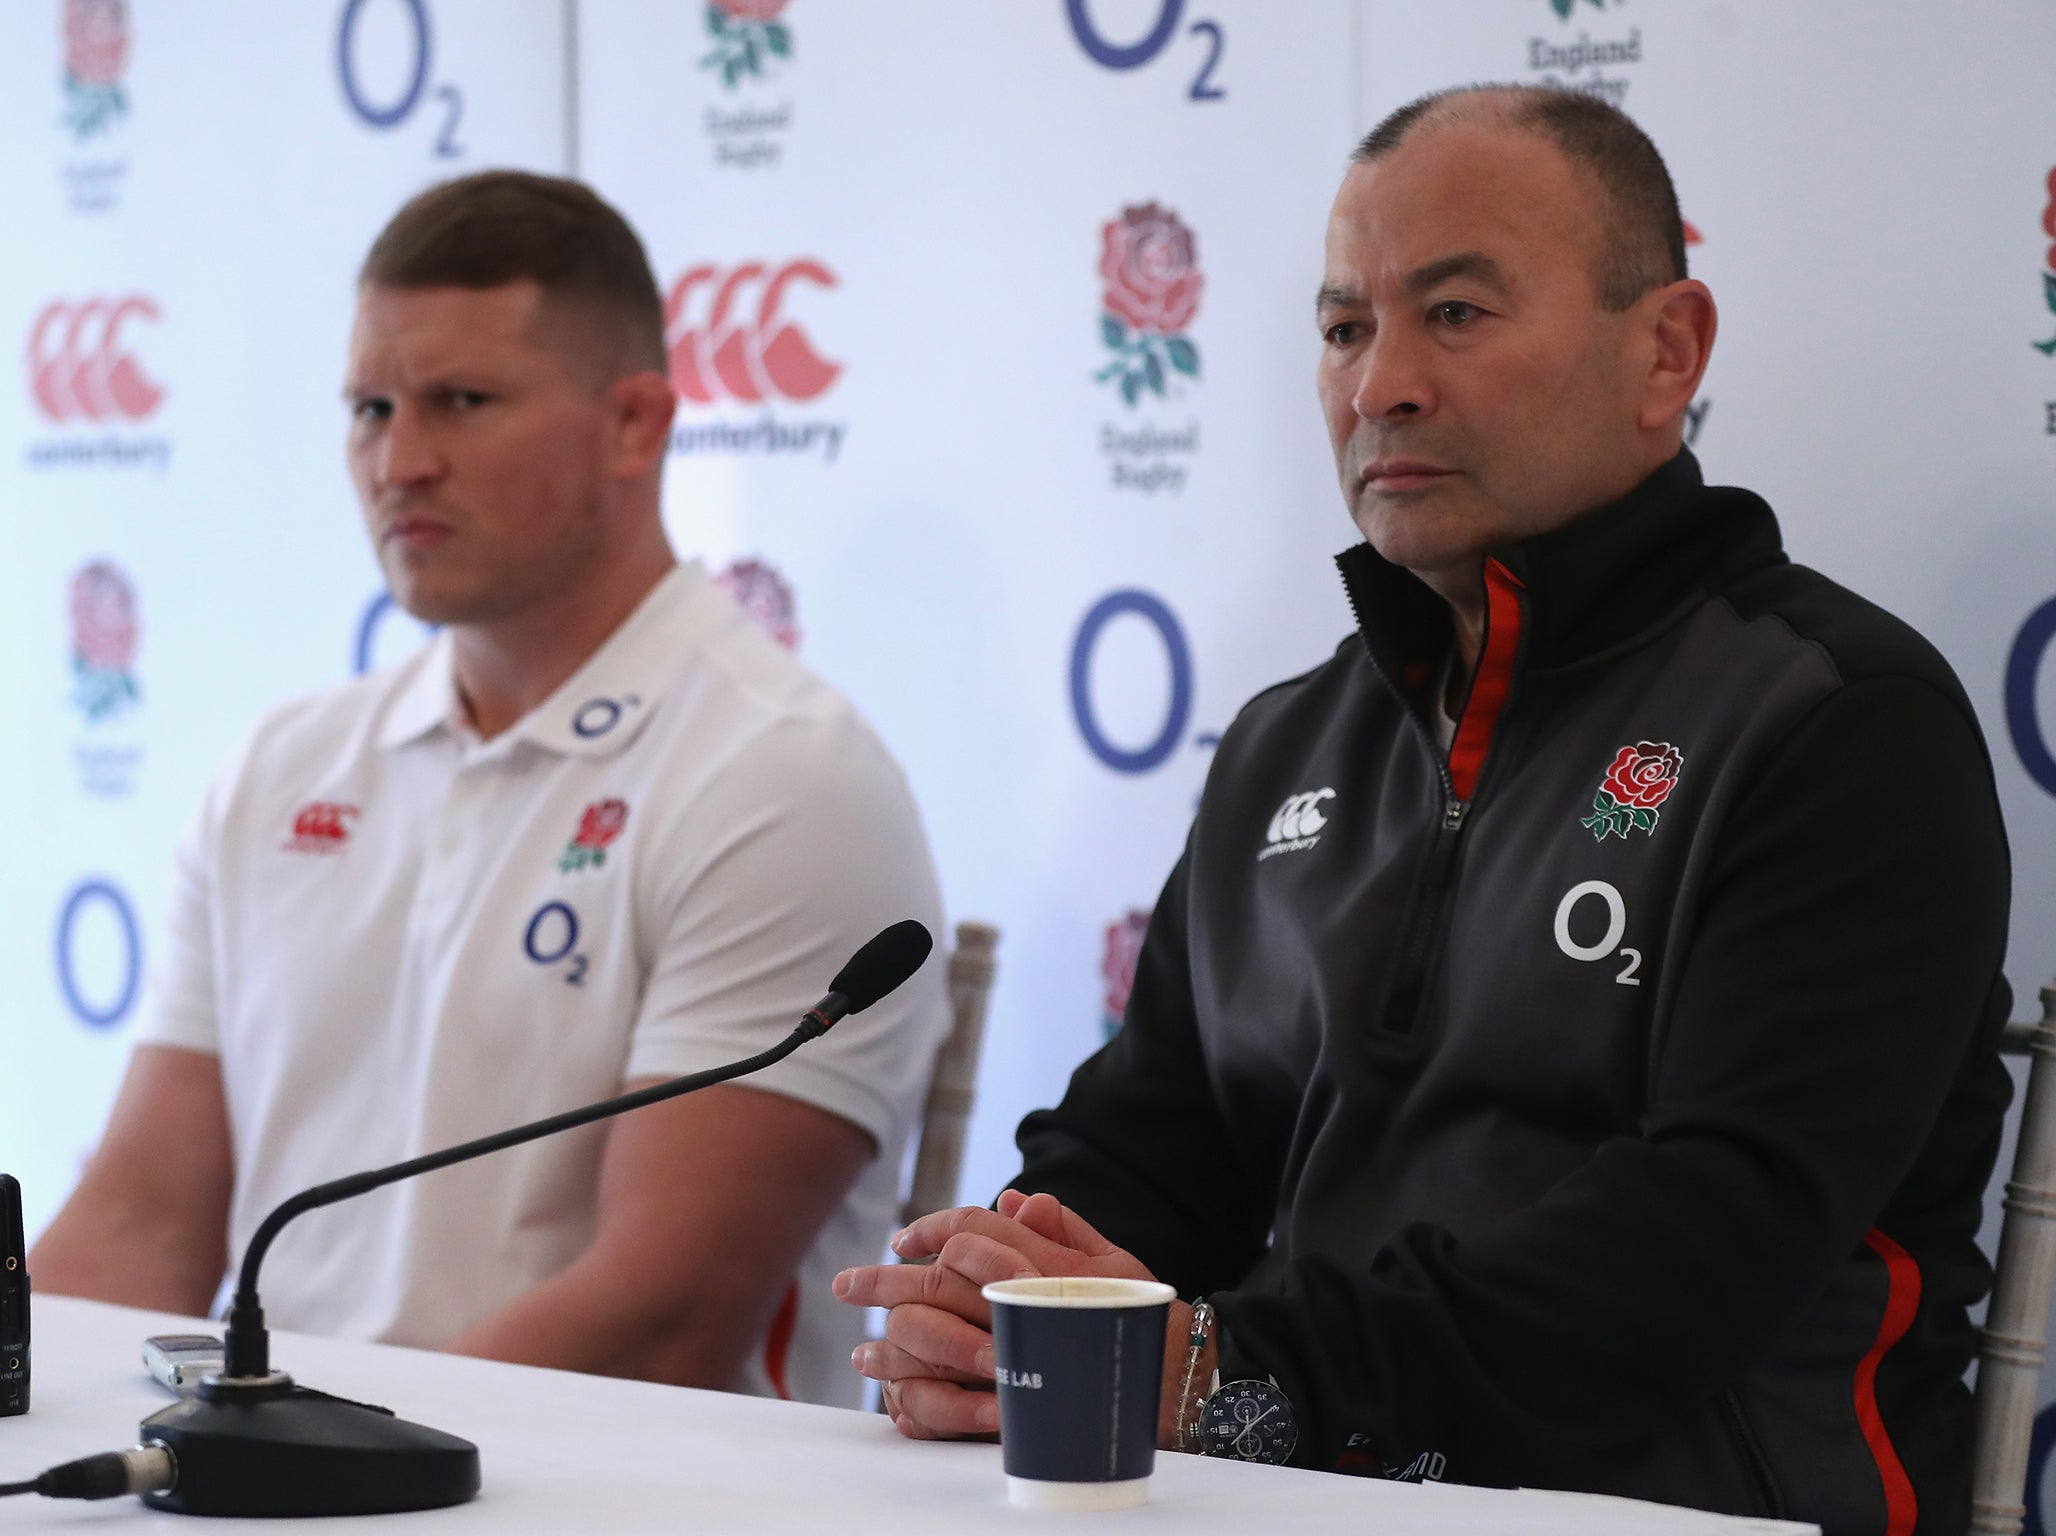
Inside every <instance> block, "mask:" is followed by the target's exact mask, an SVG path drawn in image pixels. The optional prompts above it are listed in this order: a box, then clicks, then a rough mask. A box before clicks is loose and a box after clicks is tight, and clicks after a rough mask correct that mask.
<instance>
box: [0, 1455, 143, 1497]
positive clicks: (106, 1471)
mask: <svg viewBox="0 0 2056 1536" xmlns="http://www.w3.org/2000/svg"><path fill="white" fill-rule="evenodd" d="M177 1481H178V1463H177V1462H176V1461H175V1460H173V1458H172V1454H171V1450H170V1448H169V1447H167V1446H162V1445H139V1446H136V1447H134V1448H133V1449H131V1450H126V1451H103V1452H101V1454H99V1455H98V1456H81V1457H80V1458H79V1459H78V1460H77V1461H67V1462H65V1463H64V1465H62V1466H59V1467H52V1468H50V1470H49V1471H47V1472H45V1473H43V1474H42V1475H41V1476H40V1477H36V1478H32V1479H30V1480H29V1481H28V1482H26V1483H0V1498H4V1497H5V1496H6V1495H8V1494H11V1493H40V1494H41V1495H43V1497H44V1498H46V1499H118V1498H120V1497H121V1496H122V1495H123V1494H125V1493H155V1492H158V1491H159V1490H161V1489H165V1488H169V1487H171V1486H172V1484H174V1483H176V1482H177Z"/></svg>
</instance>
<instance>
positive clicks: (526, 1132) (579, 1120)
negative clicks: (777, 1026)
mask: <svg viewBox="0 0 2056 1536" xmlns="http://www.w3.org/2000/svg"><path fill="white" fill-rule="evenodd" d="M825 1029H826V1026H825V1025H819V1024H815V1023H814V1016H813V1015H812V1014H809V1015H808V1016H807V1018H806V1019H804V1020H802V1021H801V1023H800V1024H799V1026H798V1027H797V1028H795V1029H794V1030H793V1032H792V1033H791V1034H789V1035H787V1036H786V1037H785V1038H784V1039H783V1040H781V1041H779V1042H778V1044H776V1045H774V1046H772V1047H771V1048H770V1049H769V1050H768V1051H759V1052H758V1053H757V1054H756V1055H754V1056H751V1057H749V1058H747V1059H746V1060H743V1061H732V1062H730V1063H729V1064H728V1065H727V1066H725V1067H710V1068H708V1069H707V1070H706V1071H704V1072H694V1073H692V1074H691V1075H690V1076H687V1077H678V1078H673V1079H671V1080H670V1081H669V1082H664V1083H654V1084H652V1085H651V1086H650V1087H648V1088H639V1089H637V1090H636V1091H635V1092H634V1093H624V1094H619V1095H617V1096H616V1097H614V1098H611V1099H602V1100H601V1101H600V1102H599V1103H597V1104H587V1105H584V1106H582V1107H581V1108H578V1109H570V1110H566V1111H565V1112H564V1113H563V1114H561V1115H552V1116H550V1117H549V1118H548V1119H547V1120H537V1121H534V1122H532V1123H531V1124H528V1125H517V1126H515V1127H514V1128H513V1129H512V1130H506V1131H495V1132H494V1133H493V1134H492V1135H490V1136H481V1137H479V1138H478V1139H477V1140H476V1141H465V1142H459V1143H458V1144H457V1145H456V1146H454V1147H445V1148H443V1149H442V1150H441V1151H440V1152H428V1153H424V1154H423V1155H422V1156H420V1157H410V1158H408V1159H407V1161H405V1162H404V1163H394V1164H392V1165H391V1166H390V1167H386V1168H372V1169H369V1170H367V1171H366V1172H363V1173H353V1174H350V1175H349V1176H348V1177H346V1178H340V1179H331V1180H330V1181H329V1182H328V1183H326V1184H317V1185H315V1186H314V1187H313V1188H312V1189H303V1190H301V1191H300V1193H299V1194H297V1195H293V1196H291V1197H290V1198H288V1199H286V1200H282V1201H280V1202H279V1204H278V1205H277V1207H275V1208H274V1209H273V1211H272V1213H271V1214H270V1215H269V1216H266V1217H265V1218H264V1221H263V1223H262V1224H261V1225H259V1227H258V1228H257V1232H256V1235H255V1236H253V1237H252V1238H251V1239H250V1246H249V1247H248V1248H246V1249H245V1250H243V1268H242V1271H241V1274H240V1276H239V1277H238V1279H237V1281H236V1293H235V1300H234V1302H233V1303H232V1304H231V1305H230V1307H229V1314H228V1329H227V1332H226V1334H225V1336H224V1338H223V1340H222V1361H221V1374H222V1376H223V1377H224V1378H226V1379H229V1380H262V1379H266V1378H268V1377H269V1376H270V1375H271V1336H270V1334H269V1332H268V1331H267V1330H266V1328H265V1326H264V1307H263V1304H262V1303H261V1302H259V1301H258V1299H257V1272H258V1270H260V1269H261V1268H262V1267H263V1265H264V1256H265V1255H266V1254H267V1253H269V1252H270V1251H271V1245H272V1242H273V1240H274V1239H276V1238H277V1236H278V1234H279V1232H280V1231H281V1230H283V1228H284V1227H285V1224H286V1223H287V1222H289V1221H291V1220H292V1219H293V1218H294V1217H295V1216H301V1215H304V1214H306V1213H307V1212H308V1211H314V1210H319V1209H320V1208H321V1207H323V1206H325V1205H334V1204H336V1203H337V1202H338V1201H342V1200H348V1199H350V1198H351V1197H352V1196H354V1195H361V1194H365V1193H367V1192H368V1191H370V1190H374V1189H379V1188H382V1187H383V1186H385V1185H387V1184H397V1183H398V1182H399V1181H400V1180H402V1179H411V1178H413V1177H414V1176H415V1175H416V1174H418V1173H433V1172H435V1170H436V1169H438V1168H448V1167H450V1166H451V1165H452V1164H454V1163H463V1162H469V1161H470V1160H471V1159H472V1158H474V1157H484V1156H486V1155H487V1154H488V1153H492V1152H500V1151H504V1150H505V1149H506V1148H508V1147H518V1146H520V1145H521V1144H522V1143H523V1142H525V1141H537V1140H540V1139H541V1138H542V1137H544V1136H554V1135H556V1134H557V1132H559V1131H569V1130H573V1129H575V1128H577V1127H578V1126H581V1125H590V1124H592V1122H593V1121H595V1120H605V1119H606V1118H608V1117H609V1116H610V1115H620V1114H626V1113H627V1112H628V1111H629V1110H631V1109H641V1108H642V1107H643V1106H644V1105H646V1104H661V1103H662V1102H663V1101H664V1100H666V1099H675V1098H677V1097H678V1096H679V1095H680V1094H685V1093H691V1092H692V1091H693V1090H694V1089H695V1088H710V1087H712V1086H713V1085H714V1084H716V1083H725V1082H727V1081H729V1079H731V1078H737V1077H742V1076H745V1075H747V1074H748V1073H751V1072H756V1071H759V1070H761V1069H762V1068H764V1067H768V1066H770V1065H771V1064H772V1063H773V1062H777V1061H783V1060H784V1059H785V1058H786V1057H788V1056H790V1055H791V1054H792V1053H793V1052H794V1051H796V1050H798V1049H799V1048H800V1046H802V1045H804V1044H806V1042H807V1041H809V1040H812V1039H814V1038H815V1037H816V1036H818V1035H820V1034H822V1033H824V1031H825Z"/></svg>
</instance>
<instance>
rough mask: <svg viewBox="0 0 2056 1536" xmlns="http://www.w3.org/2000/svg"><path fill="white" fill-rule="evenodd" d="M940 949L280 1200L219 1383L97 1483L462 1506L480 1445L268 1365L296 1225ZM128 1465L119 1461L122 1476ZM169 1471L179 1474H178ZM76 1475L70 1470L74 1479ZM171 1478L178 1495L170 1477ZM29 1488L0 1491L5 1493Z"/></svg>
mask: <svg viewBox="0 0 2056 1536" xmlns="http://www.w3.org/2000/svg"><path fill="white" fill-rule="evenodd" d="M932 944H933V941H932V940H931V939H930V937H929V934H928V930H927V929H926V928H924V927H922V926H921V925H920V924H919V923H917V922H913V921H911V920H909V921H907V922H901V923H895V924H893V925H892V926H891V927H890V928H887V929H886V930H885V931H884V932H882V933H880V934H878V935H877V936H876V937H875V938H873V939H872V940H871V941H870V943H868V944H866V945H865V946H864V947H863V948H862V949H860V950H858V951H857V953H856V954H855V955H853V956H852V957H851V958H850V961H849V963H848V964H847V965H845V966H844V967H843V968H842V969H841V970H840V971H839V972H837V973H836V977H835V980H834V982H833V983H832V984H831V987H830V989H829V991H828V993H827V995H826V996H824V997H823V998H822V999H821V1001H820V1002H819V1003H818V1004H816V1005H815V1006H814V1007H813V1008H811V1009H809V1010H808V1011H807V1013H806V1015H805V1016H804V1017H803V1018H801V1020H800V1022H799V1024H798V1025H797V1026H796V1027H795V1028H794V1029H793V1031H792V1033H791V1034H789V1035H787V1036H786V1037H785V1039H783V1040H781V1041H779V1042H778V1044H776V1045H774V1046H772V1047H771V1048H770V1049H769V1050H766V1051H760V1052H758V1053H757V1054H756V1055H755V1056H751V1057H749V1058H748V1059H746V1060H743V1061H737V1062H731V1063H729V1064H728V1065H727V1066H723V1067H714V1068H711V1069H709V1070H708V1071H705V1072H695V1073H692V1074H691V1075H689V1076H686V1077H679V1078H673V1079H672V1080H671V1081H669V1082H663V1083H657V1084H654V1085H652V1086H651V1087H648V1088H640V1089H637V1090H636V1091H635V1092H633V1093H624V1094H619V1095H617V1096H616V1097H614V1098H611V1099H603V1100H602V1101H601V1102H599V1103H597V1104H588V1105H585V1106H583V1107H582V1108H579V1109H572V1110H566V1111H565V1112H564V1113H562V1114H559V1115H552V1116H550V1117H549V1118H548V1119H546V1120H537V1121H533V1122H531V1123H530V1124H528V1125H518V1126H515V1127H513V1128H512V1129H510V1130H505V1131H498V1132H495V1133H494V1134H492V1135H490V1136H481V1137H479V1138H478V1139H477V1140H475V1141H467V1142H462V1143H460V1144H458V1145H457V1146H453V1147H445V1148H444V1149H443V1150H441V1151H440V1152H430V1153H426V1154H424V1155H423V1156H421V1157H414V1158H409V1159H408V1160H407V1161H405V1162H401V1163H394V1164H392V1165H391V1166H390V1167H385V1168H373V1169H369V1170H367V1171H366V1172H363V1173H353V1174H351V1175H349V1176H348V1177H347V1178H341V1179H333V1180H331V1181H329V1182H328V1183H326V1184H318V1185H316V1186H315V1187H314V1188H312V1189H309V1190H304V1191H302V1192H301V1193H299V1194H297V1195H294V1196H293V1197H291V1198H290V1199H288V1200H285V1201H282V1202H281V1203H280V1204H279V1205H278V1206H277V1208H276V1209H274V1210H273V1211H272V1212H271V1214H270V1215H268V1216H266V1217H265V1218H264V1220H263V1222H262V1223H261V1224H260V1225H259V1226H258V1228H257V1231H256V1234H255V1235H254V1236H253V1237H252V1238H251V1239H250V1245H249V1247H248V1248H247V1249H245V1250H244V1253H243V1265H242V1269H241V1270H240V1272H239V1273H238V1275H237V1280H236V1290H235V1299H234V1302H233V1303H232V1305H231V1307H230V1309H229V1317H228V1328H227V1330H226V1336H225V1338H224V1340H223V1346H224V1347H223V1359H222V1369H221V1373H220V1374H219V1375H217V1376H209V1377H207V1378H206V1379H204V1380H203V1381H202V1382H201V1383H200V1394H199V1396H198V1397H197V1398H194V1399H188V1400H186V1401H182V1402H180V1403H177V1404H174V1405H173V1406H172V1407H170V1408H166V1409H164V1410H163V1411H162V1412H160V1413H157V1414H153V1415H152V1416H151V1417H150V1418H148V1419H145V1420H144V1421H143V1440H144V1446H143V1447H142V1448H141V1449H139V1451H138V1452H135V1453H128V1454H129V1455H130V1456H132V1457H133V1456H143V1457H144V1460H143V1461H141V1462H136V1463H135V1464H133V1465H131V1464H130V1463H128V1462H125V1461H123V1460H122V1457H120V1456H110V1457H104V1458H96V1459H93V1460H92V1463H91V1465H90V1467H87V1466H86V1465H85V1464H81V1468H82V1469H83V1470H82V1471H81V1472H80V1474H79V1475H80V1476H83V1475H84V1472H86V1471H90V1472H91V1473H92V1478H91V1479H90V1480H91V1482H92V1485H93V1487H94V1488H95V1489H96V1490H97V1489H102V1488H104V1489H106V1490H107V1492H106V1494H89V1495H85V1496H88V1497H91V1496H110V1495H111V1494H113V1493H116V1492H121V1491H124V1490H123V1489H121V1488H117V1487H116V1486H115V1483H116V1481H117V1478H116V1472H117V1471H119V1472H120V1474H121V1480H125V1481H126V1482H127V1491H133V1492H138V1493H141V1494H142V1495H143V1501H144V1503H146V1504H148V1505H150V1506H152V1507H153V1508H157V1509H168V1510H175V1511H178V1512H180V1513H183V1514H194V1515H274V1516H276V1515H340V1514H377V1513H398V1512H400V1511H404V1510H416V1509H438V1508H442V1507H445V1506H447V1505H451V1504H461V1503H463V1502H464V1501H465V1500H466V1499H469V1498H471V1497H472V1496H473V1495H474V1494H476V1493H477V1492H478V1489H479V1473H478V1447H477V1446H475V1445H473V1444H471V1442H470V1441H468V1440H460V1439H458V1438H457V1437H456V1436H455V1435H447V1434H444V1433H443V1432H442V1431H440V1430H435V1429H430V1428H427V1427H426V1426H424V1425H420V1424H410V1423H408V1422H407V1421H406V1420H404V1419H400V1418H397V1417H395V1416H394V1415H393V1413H392V1411H391V1410H390V1409H385V1408H376V1407H373V1406H371V1405H370V1404H367V1403H354V1402H350V1401H348V1400H347V1399H344V1398H338V1397H331V1396H329V1395H328V1394H327V1393H324V1392H315V1391H312V1390H310V1389H309V1388H306V1387H302V1386H298V1385H296V1384H295V1383H294V1382H293V1379H292V1378H291V1377H290V1376H286V1375H284V1374H274V1373H273V1371H272V1369H271V1340H270V1335H269V1333H268V1331H267V1330H266V1328H265V1324H264V1307H263V1304H262V1303H261V1302H260V1301H259V1300H258V1297H257V1276H258V1272H259V1271H260V1270H261V1269H262V1268H263V1265H264V1258H265V1255H266V1254H267V1253H269V1252H270V1251H271V1245H272V1243H273V1242H274V1241H275V1240H276V1239H277V1237H278V1235H279V1233H280V1231H281V1230H283V1229H284V1227H285V1225H286V1223H287V1222H289V1221H291V1220H292V1219H293V1218H294V1217H295V1216H298V1215H301V1214H302V1213H303V1212H306V1211H312V1210H318V1209H320V1208H321V1207H323V1206H327V1205H334V1204H336V1203H337V1202H338V1201H342V1200H348V1199H350V1198H351V1197H352V1196H354V1195H361V1194H364V1193H366V1192H367V1191H369V1190H374V1189H378V1188H380V1187H382V1186H384V1185H387V1184H394V1183H397V1182H399V1181H400V1180H401V1179H408V1178H412V1177H414V1176H415V1175H416V1174H421V1173H432V1172H434V1171H435V1170H436V1169H438V1168H448V1167H450V1166H451V1165H453V1164H456V1163H462V1162H468V1161H469V1160H470V1159H472V1158H474V1157H484V1156H486V1155H487V1154H489V1153H493V1152H499V1151H503V1150H504V1149H506V1148H508V1147H518V1146H520V1145H521V1144H522V1143H523V1142H528V1141H535V1140H538V1139H540V1138H541V1137H544V1136H554V1135H555V1134H557V1133H558V1132H559V1131H568V1130H573V1129H575V1128H577V1127H578V1126H581V1125H590V1124H592V1123H593V1122H594V1121H596V1120H605V1119H607V1118H608V1117H610V1116H613V1115H619V1114H625V1113H627V1112H628V1111H629V1110H632V1109H641V1108H642V1107H643V1106H644V1105H648V1104H660V1103H662V1102H663V1101H664V1100H666V1099H675V1098H677V1097H679V1096H680V1095H681V1094H687V1093H691V1092H692V1091H693V1090H694V1089H697V1088H708V1087H712V1086H713V1085H714V1084H716V1083H725V1082H728V1081H730V1080H731V1079H733V1078H738V1077H744V1076H747V1075H748V1074H749V1073H752V1072H757V1071H761V1070H762V1069H763V1068H765V1067H768V1066H770V1065H772V1064H773V1063H774V1062H777V1061H781V1060H783V1059H784V1058H785V1057H787V1056H789V1055H791V1054H792V1053H793V1052H794V1051H795V1050H797V1049H798V1048H799V1047H800V1046H801V1045H803V1044H805V1043H806V1042H807V1041H809V1040H813V1039H816V1038H818V1037H819V1036H821V1035H823V1034H825V1033H826V1032H827V1031H828V1029H829V1028H830V1027H831V1026H832V1025H833V1024H834V1023H835V1022H836V1020H838V1019H840V1018H843V1017H845V1016H846V1015H848V1014H852V1013H861V1012H862V1011H863V1010H864V1009H866V1008H868V1007H870V1006H871V1005H872V1004H873V1003H875V1002H877V1001H878V1000H879V999H880V998H881V997H883V996H885V994H886V993H888V992H890V991H892V990H893V989H894V988H895V987H897V986H899V985H900V983H902V982H904V981H905V980H906V979H907V978H908V977H910V976H912V975H913V974H914V972H915V971H917V970H919V969H920V968H921V965H922V962H923V961H925V960H926V959H927V958H928V953H929V950H930V948H931V947H932ZM117 1463H119V1464H120V1465H119V1466H117ZM167 1469H169V1470H167ZM65 1470H66V1472H67V1475H68V1476H70V1475H71V1473H72V1469H69V1468H68V1469H65ZM167 1477H168V1478H169V1479H170V1481H169V1486H167V1485H166V1481H165V1479H167ZM30 1486H31V1485H21V1486H19V1487H16V1486H9V1485H0V1493H12V1492H26V1491H28V1490H29V1487H30Z"/></svg>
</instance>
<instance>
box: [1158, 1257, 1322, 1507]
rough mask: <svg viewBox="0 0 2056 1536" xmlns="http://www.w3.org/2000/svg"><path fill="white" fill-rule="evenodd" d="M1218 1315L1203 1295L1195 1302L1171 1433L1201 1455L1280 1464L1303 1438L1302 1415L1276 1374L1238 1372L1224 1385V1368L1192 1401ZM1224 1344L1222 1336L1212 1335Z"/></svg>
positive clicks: (1182, 1443)
mask: <svg viewBox="0 0 2056 1536" xmlns="http://www.w3.org/2000/svg"><path fill="white" fill-rule="evenodd" d="M1215 1321H1216V1318H1215V1313H1214V1309H1213V1304H1212V1303H1211V1302H1209V1301H1208V1300H1207V1299H1206V1298H1205V1297H1204V1296H1202V1297H1200V1298H1199V1299H1198V1300H1196V1301H1195V1302H1194V1303H1193V1304H1192V1331H1191V1334H1190V1336H1189V1337H1188V1339H1187V1345H1188V1352H1187V1354H1186V1356H1185V1377H1184V1380H1183V1382H1182V1383H1181V1385H1180V1387H1179V1390H1178V1413H1177V1417H1176V1419H1175V1420H1174V1421H1173V1429H1172V1433H1173V1435H1174V1437H1175V1442H1176V1444H1177V1445H1178V1447H1179V1449H1181V1450H1187V1451H1195V1452H1197V1453H1198V1454H1200V1455H1202V1456H1232V1457H1234V1458H1236V1459H1237V1460H1239V1461H1260V1462H1266V1463H1268V1464H1270V1465H1272V1466H1282V1465H1283V1464H1284V1463H1285V1462H1286V1461H1287V1460H1289V1459H1290V1458H1291V1456H1292V1448H1293V1447H1294V1446H1295V1445H1297V1444H1298V1443H1299V1420H1298V1419H1297V1418H1295V1417H1294V1415H1293V1412H1292V1400H1291V1399H1290V1398H1288V1397H1287V1396H1286V1395H1285V1393H1284V1392H1283V1390H1282V1389H1280V1387H1279V1386H1278V1382H1277V1378H1275V1377H1266V1378H1265V1379H1264V1380H1262V1381H1258V1380H1257V1379H1256V1378H1255V1377H1253V1376H1238V1377H1237V1378H1236V1379H1235V1380H1233V1381H1231V1382H1229V1383H1228V1384H1227V1385H1226V1386H1223V1385H1222V1384H1221V1372H1220V1371H1219V1370H1218V1369H1216V1370H1215V1371H1214V1379H1213V1381H1212V1382H1211V1383H1210V1384H1209V1386H1208V1389H1207V1396H1206V1400H1205V1401H1204V1402H1202V1403H1199V1404H1198V1405H1196V1406H1195V1405H1194V1404H1193V1401H1192V1378H1193V1375H1194V1368H1195V1367H1196V1366H1197V1365H1198V1364H1199V1360H1200V1355H1201V1354H1202V1353H1203V1352H1204V1350H1205V1348H1206V1345H1207V1343H1208V1341H1209V1339H1213V1332H1214V1324H1215ZM1213 1342H1214V1343H1215V1345H1216V1346H1217V1348H1218V1346H1219V1345H1220V1343H1221V1341H1220V1340H1219V1339H1213Z"/></svg>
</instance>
